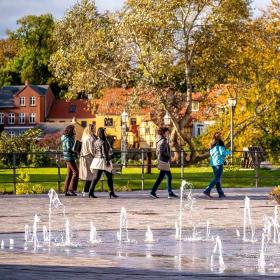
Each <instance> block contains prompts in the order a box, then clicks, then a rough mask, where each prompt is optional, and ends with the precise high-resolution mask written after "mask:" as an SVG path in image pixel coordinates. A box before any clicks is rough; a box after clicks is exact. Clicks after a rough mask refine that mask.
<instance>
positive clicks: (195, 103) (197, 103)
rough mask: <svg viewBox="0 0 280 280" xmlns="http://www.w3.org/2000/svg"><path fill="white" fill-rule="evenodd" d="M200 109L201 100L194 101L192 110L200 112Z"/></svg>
mask: <svg viewBox="0 0 280 280" xmlns="http://www.w3.org/2000/svg"><path fill="white" fill-rule="evenodd" d="M198 111H199V102H198V101H193V102H192V112H198Z"/></svg>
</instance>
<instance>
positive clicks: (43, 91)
mask: <svg viewBox="0 0 280 280" xmlns="http://www.w3.org/2000/svg"><path fill="white" fill-rule="evenodd" d="M29 86H30V87H31V88H32V89H33V90H35V91H36V92H37V93H39V94H40V95H45V94H46V93H47V91H48V89H49V85H38V86H35V85H29Z"/></svg>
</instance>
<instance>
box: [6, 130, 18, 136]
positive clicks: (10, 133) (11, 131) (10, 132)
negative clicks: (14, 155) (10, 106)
mask: <svg viewBox="0 0 280 280" xmlns="http://www.w3.org/2000/svg"><path fill="white" fill-rule="evenodd" d="M8 133H9V135H10V136H11V137H15V136H16V133H15V132H14V131H13V130H10V131H9V132H8Z"/></svg>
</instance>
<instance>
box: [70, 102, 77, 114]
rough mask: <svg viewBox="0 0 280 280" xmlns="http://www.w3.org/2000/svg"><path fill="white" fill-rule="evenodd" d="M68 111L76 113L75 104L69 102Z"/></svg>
mask: <svg viewBox="0 0 280 280" xmlns="http://www.w3.org/2000/svg"><path fill="white" fill-rule="evenodd" d="M69 113H76V105H75V104H71V105H70V106H69Z"/></svg>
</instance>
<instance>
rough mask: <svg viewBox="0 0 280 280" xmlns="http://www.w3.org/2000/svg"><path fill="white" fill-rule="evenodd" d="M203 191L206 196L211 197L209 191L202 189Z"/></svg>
mask: <svg viewBox="0 0 280 280" xmlns="http://www.w3.org/2000/svg"><path fill="white" fill-rule="evenodd" d="M203 193H204V194H205V195H206V196H207V197H208V198H213V196H212V195H211V194H210V193H209V192H206V191H204V192H203Z"/></svg>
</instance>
